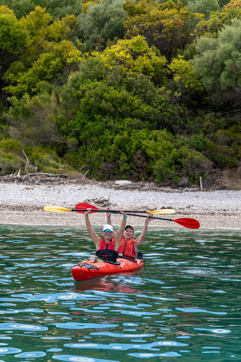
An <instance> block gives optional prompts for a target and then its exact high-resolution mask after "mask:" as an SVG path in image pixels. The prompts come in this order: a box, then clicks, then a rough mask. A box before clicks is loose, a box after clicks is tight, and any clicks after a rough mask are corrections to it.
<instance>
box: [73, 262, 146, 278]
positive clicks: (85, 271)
mask: <svg viewBox="0 0 241 362" xmlns="http://www.w3.org/2000/svg"><path fill="white" fill-rule="evenodd" d="M143 265H144V261H143V260H142V259H135V260H133V261H132V260H130V259H126V258H122V257H120V258H118V259H117V262H116V263H110V262H106V261H95V262H91V261H90V260H84V261H82V262H81V263H79V264H78V265H75V266H74V267H73V268H72V275H73V278H74V280H75V281H77V282H79V281H81V280H88V279H92V278H97V277H101V276H103V275H108V274H114V273H123V272H130V271H134V270H137V269H139V268H141V267H142V266H143Z"/></svg>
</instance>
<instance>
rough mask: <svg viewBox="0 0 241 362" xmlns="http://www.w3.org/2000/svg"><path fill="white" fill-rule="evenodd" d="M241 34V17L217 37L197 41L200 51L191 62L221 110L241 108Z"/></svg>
mask: <svg viewBox="0 0 241 362" xmlns="http://www.w3.org/2000/svg"><path fill="white" fill-rule="evenodd" d="M240 37H241V20H239V19H235V20H233V22H232V24H231V25H226V26H224V27H223V29H222V30H221V31H220V32H219V33H218V35H217V38H211V37H208V36H203V37H201V38H200V39H198V40H197V43H196V52H197V54H196V55H195V56H194V58H193V60H192V61H191V62H192V64H193V65H194V69H195V72H196V73H197V74H198V76H199V77H200V79H201V81H202V82H203V84H204V85H205V87H206V90H207V91H208V93H209V102H210V103H211V104H213V105H215V109H219V111H220V110H224V111H228V110H232V112H233V110H234V109H235V107H237V108H238V109H239V108H240V94H241V44H240ZM217 107H218V108H217Z"/></svg>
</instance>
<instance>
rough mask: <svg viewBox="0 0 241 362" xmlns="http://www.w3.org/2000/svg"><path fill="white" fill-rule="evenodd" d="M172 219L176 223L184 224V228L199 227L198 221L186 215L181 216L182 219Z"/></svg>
mask: <svg viewBox="0 0 241 362" xmlns="http://www.w3.org/2000/svg"><path fill="white" fill-rule="evenodd" d="M172 221H175V222H177V223H178V224H180V225H182V226H185V227H186V228H189V229H199V228H200V224H199V221H197V220H195V219H189V218H188V217H183V218H182V219H175V220H172Z"/></svg>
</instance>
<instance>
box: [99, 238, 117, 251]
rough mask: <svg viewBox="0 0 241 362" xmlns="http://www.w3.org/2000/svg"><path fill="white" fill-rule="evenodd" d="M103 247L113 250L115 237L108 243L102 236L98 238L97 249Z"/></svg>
mask: <svg viewBox="0 0 241 362" xmlns="http://www.w3.org/2000/svg"><path fill="white" fill-rule="evenodd" d="M103 249H108V250H115V239H112V240H111V242H110V243H109V244H107V243H106V242H105V240H104V239H103V238H102V239H100V248H99V250H103Z"/></svg>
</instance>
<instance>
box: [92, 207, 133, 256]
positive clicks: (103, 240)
mask: <svg viewBox="0 0 241 362" xmlns="http://www.w3.org/2000/svg"><path fill="white" fill-rule="evenodd" d="M90 211H91V209H87V210H86V212H85V224H86V227H87V231H88V233H89V236H90V237H91V240H93V242H94V244H95V247H96V255H97V256H98V257H99V258H101V259H102V260H106V261H110V262H116V258H117V257H118V248H119V245H120V243H121V240H122V236H123V233H124V229H125V225H126V218H127V215H126V214H125V212H124V211H123V210H120V213H121V214H123V218H122V222H121V226H120V229H119V231H118V233H117V234H116V233H114V230H113V226H112V225H110V224H105V225H104V226H103V235H102V237H99V236H98V235H97V234H96V233H95V231H94V230H93V228H92V226H91V223H90V219H89V213H90Z"/></svg>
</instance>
